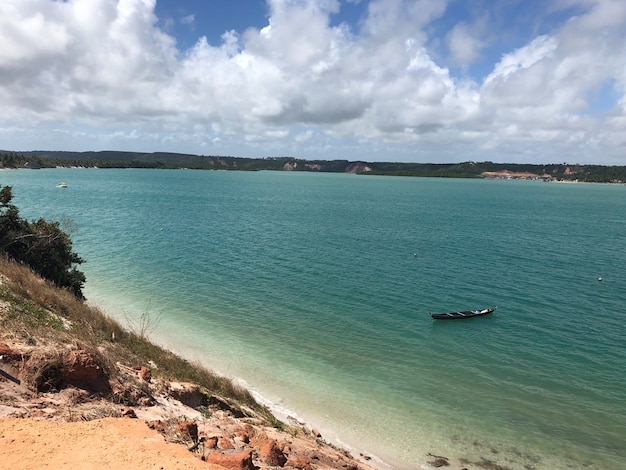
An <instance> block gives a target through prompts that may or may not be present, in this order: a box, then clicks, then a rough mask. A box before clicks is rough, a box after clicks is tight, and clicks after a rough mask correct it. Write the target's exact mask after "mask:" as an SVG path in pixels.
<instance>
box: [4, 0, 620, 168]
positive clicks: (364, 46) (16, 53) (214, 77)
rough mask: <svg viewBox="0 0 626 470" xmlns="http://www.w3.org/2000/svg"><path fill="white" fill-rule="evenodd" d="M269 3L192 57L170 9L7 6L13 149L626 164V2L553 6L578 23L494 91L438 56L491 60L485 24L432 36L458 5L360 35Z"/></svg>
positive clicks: (388, 18) (293, 0)
mask: <svg viewBox="0 0 626 470" xmlns="http://www.w3.org/2000/svg"><path fill="white" fill-rule="evenodd" d="M354 3H357V4H358V3H360V2H359V1H354ZM363 3H364V2H363ZM267 4H268V11H269V17H268V22H267V25H266V26H265V27H263V28H260V29H254V28H251V29H248V30H246V31H244V32H235V31H225V32H224V34H223V36H222V42H221V44H219V45H217V46H213V45H211V44H209V42H208V41H207V39H206V38H205V37H202V36H200V37H198V40H197V42H196V43H195V45H194V46H193V47H191V48H190V49H188V50H181V49H179V48H177V45H176V44H177V43H176V40H175V38H173V37H172V36H170V35H168V34H167V33H166V32H165V31H163V30H161V29H159V27H158V18H157V17H156V16H155V0H117V1H111V0H70V1H66V2H58V1H52V0H29V1H23V0H4V1H3V2H0V42H1V43H2V44H3V46H4V47H3V48H2V49H1V50H0V103H1V104H2V105H3V109H4V110H5V113H4V114H3V117H2V118H0V132H2V129H11V131H10V132H8V131H7V132H5V133H3V134H2V135H3V137H4V139H3V140H4V142H5V143H4V144H3V146H5V147H8V148H12V149H32V148H43V147H42V146H44V145H45V147H47V148H62V149H71V150H91V149H95V150H97V149H98V146H102V145H105V144H106V145H108V147H107V148H115V147H116V146H118V147H119V148H128V149H133V150H145V151H152V150H170V151H181V152H195V153H205V154H206V153H213V154H220V153H221V154H229V155H241V156H255V155H259V156H266V155H269V154H272V153H275V154H280V155H285V154H294V155H298V156H302V157H305V158H337V157H342V158H348V159H369V160H390V159H393V160H414V161H415V160H419V161H458V160H464V159H469V158H471V159H479V160H481V159H491V160H496V161H497V160H523V161H547V160H554V161H563V160H564V159H566V157H567V156H568V155H569V156H570V158H571V159H572V160H573V161H574V160H576V161H584V160H588V161H594V159H595V158H600V159H603V161H604V162H605V163H621V164H626V156H625V155H624V146H625V144H626V140H625V139H626V138H625V137H624V136H625V135H626V132H625V131H626V109H625V108H626V104H625V103H626V98H625V96H626V4H625V3H624V2H622V1H619V0H554V1H553V2H552V3H551V4H550V7H551V9H552V10H551V11H557V10H559V11H565V9H566V8H571V7H572V6H575V7H577V8H578V11H579V12H580V13H579V14H578V15H577V16H572V17H570V18H569V19H567V21H564V22H563V23H562V24H560V25H558V26H557V27H556V28H555V29H554V30H552V31H550V32H547V33H546V34H543V35H541V36H538V37H534V38H531V39H530V40H528V41H527V43H526V44H523V45H520V47H518V48H516V49H514V50H511V51H508V52H505V53H504V54H503V55H502V56H501V57H500V58H499V60H498V61H496V62H495V63H493V64H492V68H491V71H490V72H489V73H488V74H487V75H486V77H485V78H484V79H483V78H482V77H473V78H472V77H468V76H466V75H463V76H459V75H454V73H453V72H451V71H450V70H449V69H447V68H446V67H445V66H444V65H443V64H441V63H438V61H437V58H436V55H434V53H432V51H431V50H430V47H431V45H432V43H433V42H434V41H437V40H443V41H445V42H446V44H447V46H448V49H449V51H450V60H451V63H452V64H456V65H460V66H466V65H469V64H472V63H473V62H475V61H476V60H477V58H478V57H479V56H481V54H483V53H484V52H485V49H486V48H487V47H488V44H486V43H485V42H484V40H483V39H482V38H481V31H482V28H483V27H485V25H484V23H480V22H479V23H468V22H466V21H463V20H461V21H455V22H453V23H451V24H452V26H451V28H450V29H449V30H446V31H438V30H437V28H435V25H436V24H439V25H440V24H442V23H441V22H439V23H437V22H438V21H439V20H441V19H442V18H443V17H444V16H445V15H446V12H447V10H446V2H445V1H441V0H413V1H410V0H371V1H369V2H368V3H367V6H366V9H365V17H364V18H363V20H362V21H361V22H360V23H358V24H347V23H341V24H337V23H336V22H334V21H333V18H334V17H335V15H337V13H338V12H340V10H341V6H342V5H341V2H340V1H338V0H268V2H267ZM187 20H188V22H189V24H190V25H191V24H194V16H193V15H190V16H189V17H188V18H187ZM438 27H440V26H438ZM198 33H201V31H198ZM437 35H439V36H437ZM607 83H608V84H610V86H611V87H612V90H613V94H614V96H615V98H614V100H613V102H610V103H604V104H603V106H601V108H602V109H603V110H607V109H608V110H609V111H608V112H605V111H603V112H602V113H597V112H595V111H594V110H593V109H591V108H592V107H591V106H590V96H593V95H594V93H595V94H596V95H597V91H598V90H599V89H601V88H602V87H606V86H607ZM603 113H604V114H603ZM63 135H73V136H74V138H73V139H72V138H61V137H60V136H63ZM55 139H56V140H55ZM28 142H32V143H31V144H28ZM55 142H56V143H57V144H56V145H55ZM68 143H69V145H74V147H73V148H68V147H67V145H68ZM10 144H12V145H10ZM142 146H143V147H142Z"/></svg>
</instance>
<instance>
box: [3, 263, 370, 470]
mask: <svg viewBox="0 0 626 470" xmlns="http://www.w3.org/2000/svg"><path fill="white" fill-rule="evenodd" d="M0 326H1V330H0V331H1V333H0V460H1V461H2V462H3V466H5V467H6V468H11V469H13V470H19V469H34V468H75V469H79V468H80V469H83V468H123V467H128V468H133V469H154V468H163V469H183V468H184V469H189V468H210V469H222V468H231V469H253V468H258V469H262V468H279V467H282V468H287V469H290V468H306V469H311V470H313V469H321V468H341V469H353V470H356V469H363V470H367V469H369V468H371V467H369V466H368V465H367V464H366V463H365V462H366V460H367V459H368V458H367V457H365V456H361V461H358V460H356V459H354V458H353V457H351V456H350V455H349V454H348V453H347V452H346V451H344V450H341V449H338V448H335V447H333V446H331V445H329V444H327V443H326V442H324V440H323V439H322V436H320V435H319V433H318V432H317V431H314V430H312V429H309V428H307V427H306V426H304V424H303V423H298V422H295V421H294V422H292V423H283V422H281V421H279V420H277V419H276V418H275V417H274V416H273V415H272V414H271V413H270V412H269V410H267V409H266V408H264V407H262V406H260V405H259V404H257V403H256V402H255V400H254V399H253V397H252V396H251V395H250V394H249V393H248V392H247V391H246V390H244V389H241V388H240V387H237V386H235V385H234V384H233V383H232V382H231V381H229V380H227V379H225V378H222V377H218V376H216V375H214V374H213V373H211V372H210V371H208V370H207V369H205V368H203V367H201V366H199V365H197V364H191V363H189V362H188V361H186V360H184V359H182V358H180V357H178V356H176V355H175V354H173V353H172V352H170V351H167V350H165V349H163V348H161V347H159V346H157V345H155V344H152V343H151V342H150V341H149V340H148V338H147V337H146V335H145V331H135V332H131V331H127V330H124V329H123V328H121V327H120V325H119V324H118V323H116V322H115V321H113V320H111V319H110V318H108V317H106V316H105V315H103V314H102V313H101V312H100V311H99V310H97V309H95V308H92V307H89V306H87V305H86V304H85V303H84V302H82V301H80V300H78V299H77V298H76V297H74V296H73V295H72V294H70V293H69V292H68V291H65V290H61V289H59V288H56V287H54V286H52V285H51V284H50V283H48V282H47V281H44V280H42V279H41V278H39V277H38V276H36V275H35V274H33V272H32V271H30V270H29V269H27V268H25V267H24V266H21V265H18V264H15V263H13V262H9V261H7V260H6V259H4V258H1V257H0Z"/></svg>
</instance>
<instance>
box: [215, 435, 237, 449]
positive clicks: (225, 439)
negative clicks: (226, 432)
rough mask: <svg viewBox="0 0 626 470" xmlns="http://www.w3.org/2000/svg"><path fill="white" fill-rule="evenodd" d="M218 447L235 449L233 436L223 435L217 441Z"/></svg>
mask: <svg viewBox="0 0 626 470" xmlns="http://www.w3.org/2000/svg"><path fill="white" fill-rule="evenodd" d="M217 447H218V448H219V449H224V450H227V449H234V448H235V445H234V444H233V441H232V438H231V437H230V436H221V437H220V438H219V439H218V441H217Z"/></svg>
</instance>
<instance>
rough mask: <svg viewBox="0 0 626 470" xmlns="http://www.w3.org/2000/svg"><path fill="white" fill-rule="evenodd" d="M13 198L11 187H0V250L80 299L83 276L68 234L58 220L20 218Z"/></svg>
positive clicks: (79, 261) (79, 259)
mask: <svg viewBox="0 0 626 470" xmlns="http://www.w3.org/2000/svg"><path fill="white" fill-rule="evenodd" d="M12 199H13V194H12V190H11V187H10V186H5V187H3V188H2V189H1V190H0V250H2V251H3V252H4V253H6V255H7V256H8V257H9V258H11V259H13V260H15V261H18V262H21V263H24V264H27V265H28V266H30V268H31V269H33V270H34V271H35V272H37V273H38V274H39V275H40V276H42V277H43V278H45V279H48V280H49V281H51V282H53V283H54V284H56V285H57V286H59V287H64V288H68V289H70V290H71V291H72V292H73V294H74V295H75V296H76V297H78V298H81V299H82V298H83V293H82V288H83V285H84V283H85V275H84V274H83V273H82V272H81V271H79V270H78V269H76V265H77V264H81V263H82V262H83V260H82V258H80V257H79V256H78V255H77V254H76V253H74V252H73V251H72V240H71V238H70V236H69V234H68V233H67V232H65V231H64V230H62V228H61V225H60V223H59V222H50V221H47V220H44V219H41V218H40V219H38V220H36V221H33V222H28V221H26V220H24V219H22V218H21V217H20V216H19V211H18V209H17V207H15V206H14V205H13V204H11V200H12Z"/></svg>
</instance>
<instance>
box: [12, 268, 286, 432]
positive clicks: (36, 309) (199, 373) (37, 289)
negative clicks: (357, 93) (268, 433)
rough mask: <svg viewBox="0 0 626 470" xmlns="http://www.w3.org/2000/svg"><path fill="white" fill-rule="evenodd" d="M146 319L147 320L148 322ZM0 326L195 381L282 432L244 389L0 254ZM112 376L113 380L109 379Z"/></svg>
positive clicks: (27, 337) (32, 338)
mask: <svg viewBox="0 0 626 470" xmlns="http://www.w3.org/2000/svg"><path fill="white" fill-rule="evenodd" d="M145 321H149V319H146V320H145ZM0 327H1V328H2V330H3V332H4V335H5V336H7V335H8V336H9V337H10V336H14V337H15V338H16V339H18V340H22V341H24V340H26V341H27V342H29V343H30V344H40V343H41V344H46V343H59V342H61V343H65V344H73V345H75V346H76V347H79V348H81V349H86V350H89V351H91V352H92V353H94V354H97V355H98V356H99V357H100V358H101V359H102V360H103V363H104V364H109V365H110V367H109V369H110V370H111V371H113V370H115V367H113V365H114V364H115V363H116V362H120V363H123V364H128V365H131V366H149V364H150V363H154V364H156V366H157V367H156V368H154V367H152V368H151V369H152V373H153V375H154V376H157V377H161V378H163V379H165V380H170V381H181V382H193V383H196V384H198V385H200V386H201V387H203V388H204V389H205V392H206V393H207V394H208V395H218V396H219V397H221V398H222V399H224V400H226V401H227V402H228V403H229V404H230V405H231V406H233V407H237V408H240V407H241V406H245V407H249V408H252V409H253V410H254V411H255V412H257V413H258V414H260V415H261V416H263V417H264V419H265V420H266V422H267V424H268V425H271V426H274V427H278V428H282V426H283V424H282V423H281V422H280V421H279V420H277V419H276V418H275V417H274V416H273V415H272V414H271V413H270V412H269V410H268V409H267V408H265V407H263V406H261V405H259V404H258V403H257V402H256V401H255V400H254V398H253V397H252V395H251V394H250V393H249V392H248V391H247V390H246V389H244V388H242V387H240V386H238V385H235V384H234V383H233V382H232V381H231V380H229V379H227V378H225V377H221V376H219V375H217V374H215V373H213V372H212V371H210V370H208V369H207V368H205V367H203V366H202V365H200V364H197V363H192V362H190V361H188V360H186V359H184V358H182V357H180V356H178V355H177V354H174V353H173V352H172V351H169V350H167V349H165V348H163V347H161V346H158V345H156V344H154V343H152V342H150V341H149V340H148V339H147V337H146V335H145V334H140V333H142V332H139V333H138V332H133V331H128V330H126V329H124V328H123V327H122V326H121V325H120V324H119V323H118V322H117V321H115V320H114V319H112V318H110V317H108V316H107V315H105V314H104V313H103V312H102V311H100V310H99V309H97V308H94V307H92V306H89V305H87V304H86V303H84V302H82V301H81V300H79V299H77V298H76V297H75V296H74V295H72V294H71V293H70V292H69V291H66V290H63V289H59V288H58V287H55V286H54V285H53V284H51V283H49V282H47V281H45V280H43V279H41V278H40V277H39V276H37V275H36V274H35V273H33V271H31V270H30V269H29V268H27V267H25V266H23V265H19V264H16V263H14V262H12V261H9V260H7V259H5V258H4V257H2V256H0ZM112 378H115V377H112Z"/></svg>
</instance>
